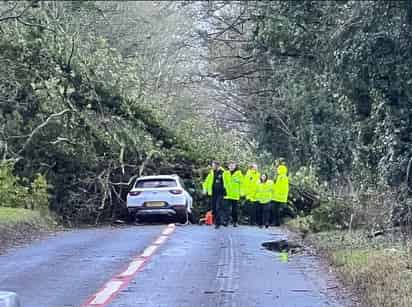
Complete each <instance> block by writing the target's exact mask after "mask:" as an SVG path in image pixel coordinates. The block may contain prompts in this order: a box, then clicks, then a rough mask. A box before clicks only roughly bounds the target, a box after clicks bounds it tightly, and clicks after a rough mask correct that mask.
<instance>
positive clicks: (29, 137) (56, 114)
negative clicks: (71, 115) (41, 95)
mask: <svg viewBox="0 0 412 307" xmlns="http://www.w3.org/2000/svg"><path fill="white" fill-rule="evenodd" d="M67 112H70V110H69V109H65V110H63V111H61V112H59V113H55V114H52V115H50V116H49V117H48V118H47V119H46V120H45V121H44V122H43V123H41V124H40V125H38V126H37V127H36V128H35V129H34V130H33V131H32V132H31V133H30V134H29V135H28V139H27V140H26V142H25V143H24V145H23V147H22V148H21V149H20V150H19V152H18V154H21V153H22V152H23V151H24V150H25V149H26V148H27V146H28V145H29V144H30V142H31V141H32V139H33V137H34V135H35V134H36V133H37V132H39V131H40V130H41V129H42V128H44V127H45V126H47V124H48V123H49V122H50V121H51V120H53V119H54V118H56V117H60V116H62V115H64V114H66V113H67Z"/></svg>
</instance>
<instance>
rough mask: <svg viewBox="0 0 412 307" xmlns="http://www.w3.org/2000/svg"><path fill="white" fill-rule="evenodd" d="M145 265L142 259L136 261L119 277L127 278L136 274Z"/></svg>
mask: <svg viewBox="0 0 412 307" xmlns="http://www.w3.org/2000/svg"><path fill="white" fill-rule="evenodd" d="M143 263H144V260H142V259H139V260H134V261H133V262H131V263H130V264H129V266H128V268H127V270H126V271H124V272H123V273H121V274H120V275H119V277H125V276H130V275H133V274H135V273H136V272H137V270H138V269H140V267H141V266H142V265H143Z"/></svg>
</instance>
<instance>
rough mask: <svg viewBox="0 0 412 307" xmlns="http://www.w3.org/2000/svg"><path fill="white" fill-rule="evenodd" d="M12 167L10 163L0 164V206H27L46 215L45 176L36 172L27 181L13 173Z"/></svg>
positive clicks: (46, 184)
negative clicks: (32, 178)
mask: <svg viewBox="0 0 412 307" xmlns="http://www.w3.org/2000/svg"><path fill="white" fill-rule="evenodd" d="M13 168H14V166H13V164H12V163H1V164H0V199H1V202H0V206H2V207H11V208H28V209H33V210H37V211H39V212H40V213H41V215H48V212H49V192H48V189H49V185H48V183H47V180H46V178H45V177H44V176H43V175H41V174H37V176H36V178H35V179H34V180H33V181H32V182H31V183H29V180H28V179H26V178H23V179H22V178H19V177H18V176H16V175H14V174H13ZM26 185H27V186H26Z"/></svg>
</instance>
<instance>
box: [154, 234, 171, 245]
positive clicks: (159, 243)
mask: <svg viewBox="0 0 412 307" xmlns="http://www.w3.org/2000/svg"><path fill="white" fill-rule="evenodd" d="M167 238H168V236H160V237H158V238H157V240H156V241H154V242H153V244H157V245H162V244H163V243H165V241H166V240H167Z"/></svg>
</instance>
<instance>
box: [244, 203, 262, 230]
mask: <svg viewBox="0 0 412 307" xmlns="http://www.w3.org/2000/svg"><path fill="white" fill-rule="evenodd" d="M258 205H259V203H257V202H255V201H251V200H247V201H246V207H247V215H248V219H249V225H256V222H257V219H256V218H257V210H258Z"/></svg>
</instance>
